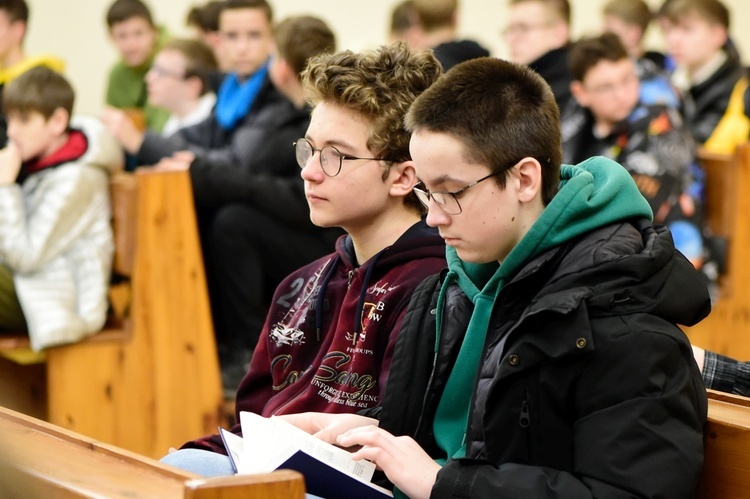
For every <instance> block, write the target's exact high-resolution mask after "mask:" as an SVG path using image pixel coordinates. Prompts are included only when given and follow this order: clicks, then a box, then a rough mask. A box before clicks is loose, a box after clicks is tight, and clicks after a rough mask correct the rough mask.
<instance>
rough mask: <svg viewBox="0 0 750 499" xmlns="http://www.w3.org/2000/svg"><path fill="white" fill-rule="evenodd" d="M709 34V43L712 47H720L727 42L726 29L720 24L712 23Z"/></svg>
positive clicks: (717, 48)
mask: <svg viewBox="0 0 750 499" xmlns="http://www.w3.org/2000/svg"><path fill="white" fill-rule="evenodd" d="M710 36H711V44H712V46H713V47H716V50H719V49H720V48H722V47H723V46H724V44H726V43H727V38H728V37H729V35H728V34H727V30H726V29H725V28H724V26H722V25H721V24H713V25H712V26H711V35H710Z"/></svg>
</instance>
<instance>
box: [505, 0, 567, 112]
mask: <svg viewBox="0 0 750 499" xmlns="http://www.w3.org/2000/svg"><path fill="white" fill-rule="evenodd" d="M503 35H504V37H505V41H506V43H507V44H508V48H509V49H510V60H511V61H514V62H517V63H519V64H526V65H527V66H529V67H530V68H531V69H533V70H534V71H536V72H537V73H539V75H541V77H542V78H544V80H545V81H546V82H547V84H549V86H550V87H551V88H552V93H554V94H555V100H556V101H557V105H558V106H559V107H560V109H561V110H565V107H566V106H567V104H568V101H569V100H570V71H569V70H568V44H569V42H570V3H569V2H568V0H508V25H507V26H506V27H505V29H504V30H503Z"/></svg>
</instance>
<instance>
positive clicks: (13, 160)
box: [0, 140, 22, 185]
mask: <svg viewBox="0 0 750 499" xmlns="http://www.w3.org/2000/svg"><path fill="white" fill-rule="evenodd" d="M21 163H22V161H21V150H20V149H19V148H18V146H17V145H16V144H15V142H13V141H12V140H9V141H8V145H7V146H5V148H4V149H0V185H10V184H13V183H14V182H15V181H16V178H18V172H19V171H21Z"/></svg>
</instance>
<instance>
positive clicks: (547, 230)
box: [434, 157, 653, 457]
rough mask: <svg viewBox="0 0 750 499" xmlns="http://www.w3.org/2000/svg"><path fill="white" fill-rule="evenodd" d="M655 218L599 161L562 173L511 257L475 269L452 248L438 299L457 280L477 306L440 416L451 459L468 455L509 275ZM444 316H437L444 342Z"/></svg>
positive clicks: (441, 437)
mask: <svg viewBox="0 0 750 499" xmlns="http://www.w3.org/2000/svg"><path fill="white" fill-rule="evenodd" d="M652 217H653V215H652V212H651V208H650V207H649V204H648V201H646V199H644V198H643V196H642V195H641V193H640V192H639V191H638V188H637V187H636V185H635V182H634V181H633V179H632V177H631V176H630V174H629V173H628V172H627V171H626V170H625V169H624V168H623V167H622V166H620V165H619V164H618V163H616V162H614V161H612V160H609V159H606V158H603V157H594V158H591V159H589V160H586V161H584V162H583V163H580V164H578V165H563V166H562V167H561V168H560V190H559V192H558V193H557V195H555V197H554V198H553V199H552V201H551V202H550V203H549V205H547V207H546V208H545V209H544V211H543V212H542V214H541V216H540V217H539V218H538V219H537V220H536V222H534V225H532V226H531V229H529V231H528V232H527V233H526V235H525V236H524V237H523V238H522V239H521V241H520V242H519V243H518V244H517V245H516V247H515V248H513V250H512V251H511V252H510V254H508V256H507V258H506V259H505V260H504V261H503V262H502V264H498V263H497V262H490V263H483V264H474V263H467V262H464V261H462V260H461V259H460V258H459V257H458V255H457V254H456V250H455V249H454V248H451V247H450V246H448V247H447V248H446V258H447V260H448V269H449V272H448V276H447V278H446V280H445V282H444V283H443V287H442V289H441V291H440V296H439V298H438V310H442V309H443V303H444V300H445V293H446V290H447V289H448V286H449V285H450V283H451V281H454V280H455V281H456V282H457V283H458V285H459V286H460V287H461V289H462V290H463V292H464V293H465V294H466V296H467V297H468V298H469V299H470V300H471V301H472V302H473V303H474V312H473V314H472V317H471V320H470V321H469V325H468V327H467V330H466V335H465V337H464V341H463V344H462V346H461V350H460V351H459V354H458V358H457V360H456V364H455V366H454V368H453V371H452V372H451V375H450V377H449V378H448V382H447V384H446V388H445V391H444V392H443V397H442V399H441V400H440V404H439V406H438V409H437V413H436V415H435V423H434V429H435V435H436V437H437V440H438V444H439V445H440V446H441V448H443V449H444V450H445V451H446V456H449V457H450V456H455V457H459V456H462V455H464V450H465V449H464V448H463V440H464V433H465V430H466V425H467V422H468V414H469V405H470V401H471V393H472V388H473V386H474V379H475V377H476V374H477V368H478V365H479V359H480V357H481V352H482V348H483V346H484V339H485V336H486V334H487V328H488V324H489V319H490V314H491V312H492V308H493V306H494V302H495V299H496V297H497V295H498V293H499V292H500V290H501V289H502V287H503V285H504V284H505V282H506V280H507V279H508V277H509V276H512V275H513V274H514V273H515V272H517V271H518V270H519V269H520V268H521V266H522V265H524V264H525V263H526V262H528V261H529V260H531V259H532V258H534V257H535V256H537V255H539V254H541V253H542V252H544V251H546V250H549V249H551V248H554V247H556V246H559V245H560V244H562V243H564V242H566V241H569V240H570V239H572V238H574V237H577V236H580V235H581V234H584V233H586V232H589V231H591V230H593V229H596V228H598V227H602V226H605V225H608V224H611V223H614V222H618V221H622V220H627V219H630V218H649V219H651V218H652ZM441 319H442V314H440V313H438V314H437V334H438V341H439V338H440V331H441Z"/></svg>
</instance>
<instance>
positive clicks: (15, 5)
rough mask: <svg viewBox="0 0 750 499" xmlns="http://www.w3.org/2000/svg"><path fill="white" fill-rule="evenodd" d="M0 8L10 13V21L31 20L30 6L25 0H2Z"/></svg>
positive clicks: (26, 21)
mask: <svg viewBox="0 0 750 499" xmlns="http://www.w3.org/2000/svg"><path fill="white" fill-rule="evenodd" d="M0 10H2V11H5V13H6V14H8V19H10V22H15V21H23V22H25V23H28V22H29V6H28V5H27V4H26V2H25V1H24V0H0Z"/></svg>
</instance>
